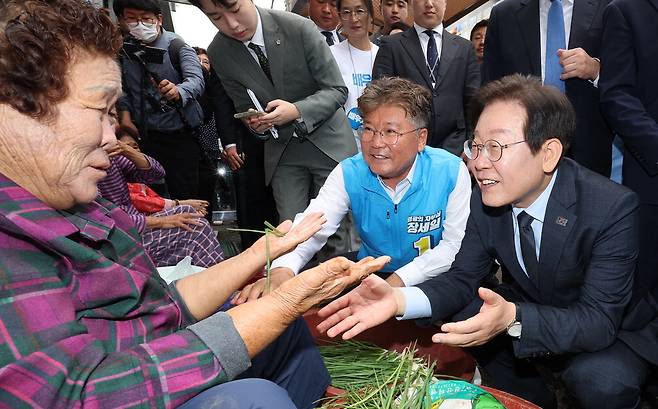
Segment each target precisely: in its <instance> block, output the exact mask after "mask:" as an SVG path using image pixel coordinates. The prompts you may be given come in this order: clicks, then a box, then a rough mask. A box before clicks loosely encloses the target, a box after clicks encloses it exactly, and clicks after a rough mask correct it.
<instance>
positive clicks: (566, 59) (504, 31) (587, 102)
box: [482, 0, 612, 176]
mask: <svg viewBox="0 0 658 409" xmlns="http://www.w3.org/2000/svg"><path fill="white" fill-rule="evenodd" d="M609 1H610V0H554V1H551V0H505V1H503V2H500V3H498V4H497V5H496V6H495V7H494V8H493V9H492V10H491V17H490V18H489V26H488V29H487V39H486V41H485V52H484V63H483V65H482V77H483V78H482V79H483V82H482V83H483V84H486V83H488V82H490V81H494V80H497V79H500V78H502V77H504V76H505V75H509V74H514V73H520V74H531V75H534V76H537V77H539V78H542V79H543V80H545V83H546V84H551V85H556V86H557V87H558V88H562V90H563V92H565V93H566V95H567V97H569V100H570V101H571V103H572V104H573V106H574V109H575V110H576V116H577V123H576V136H575V138H574V140H573V141H572V144H571V148H570V151H569V152H567V156H569V157H571V158H573V159H574V160H576V162H578V163H580V164H581V165H583V166H585V167H587V168H589V169H591V170H593V171H595V172H598V173H600V174H602V175H604V176H610V165H611V155H612V153H611V151H612V133H611V131H610V129H609V128H608V126H607V124H606V123H605V121H604V120H603V117H602V115H601V111H600V108H599V92H598V89H597V88H596V85H595V82H596V79H597V77H598V71H599V62H598V61H597V60H596V59H595V58H596V57H599V56H600V49H601V30H602V28H603V26H602V20H603V10H604V8H605V6H606V5H607V4H608V3H609ZM552 6H553V7H552ZM560 6H561V7H560ZM551 9H553V12H551ZM560 19H561V20H560ZM560 21H561V23H560ZM559 24H562V26H561V27H562V29H561V33H559V31H560V30H553V28H554V27H556V25H559ZM560 42H561V45H559V46H551V44H558V43H560ZM557 48H559V49H562V50H564V51H561V52H557V51H556V49H557ZM556 52H557V53H556ZM547 58H548V60H547ZM547 62H548V64H547ZM551 62H554V63H555V65H556V66H557V70H553V69H551V67H552V66H554V64H551ZM558 63H559V65H557V64H558Z"/></svg>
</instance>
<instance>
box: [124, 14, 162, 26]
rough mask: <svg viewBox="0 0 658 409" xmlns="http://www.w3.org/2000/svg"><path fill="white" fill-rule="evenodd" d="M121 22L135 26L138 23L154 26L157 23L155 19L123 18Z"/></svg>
mask: <svg viewBox="0 0 658 409" xmlns="http://www.w3.org/2000/svg"><path fill="white" fill-rule="evenodd" d="M123 20H124V21H125V22H126V23H128V24H137V23H139V22H140V21H141V22H142V23H144V24H155V23H156V22H157V21H158V18H157V17H132V16H128V17H124V18H123Z"/></svg>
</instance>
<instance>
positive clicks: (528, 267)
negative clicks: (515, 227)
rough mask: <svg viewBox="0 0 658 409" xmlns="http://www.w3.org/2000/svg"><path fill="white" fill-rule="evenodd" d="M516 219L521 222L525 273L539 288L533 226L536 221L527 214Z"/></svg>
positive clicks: (520, 234) (520, 230)
mask: <svg viewBox="0 0 658 409" xmlns="http://www.w3.org/2000/svg"><path fill="white" fill-rule="evenodd" d="M516 218H517V220H518V222H519V239H520V241H521V255H522V256H523V264H525V271H526V273H527V274H528V278H530V281H532V282H533V283H534V284H535V286H538V280H537V279H538V271H537V270H538V269H539V262H538V261H537V252H536V251H535V233H534V231H533V230H532V225H531V223H532V221H533V220H535V219H534V218H533V217H532V216H530V215H529V214H528V213H526V212H521V213H519V215H518V216H516Z"/></svg>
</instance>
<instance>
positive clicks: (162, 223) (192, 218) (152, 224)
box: [146, 213, 203, 231]
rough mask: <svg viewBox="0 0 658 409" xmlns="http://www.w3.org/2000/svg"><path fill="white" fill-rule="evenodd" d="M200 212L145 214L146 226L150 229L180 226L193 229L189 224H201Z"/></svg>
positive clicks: (188, 229) (189, 229) (184, 228)
mask: <svg viewBox="0 0 658 409" xmlns="http://www.w3.org/2000/svg"><path fill="white" fill-rule="evenodd" d="M201 218H203V215H202V214H201V213H177V214H172V215H170V216H160V217H157V216H146V227H149V228H152V229H174V228H177V227H178V228H181V229H183V230H187V231H193V229H192V228H191V227H190V226H202V225H203V222H201V220H199V219H201Z"/></svg>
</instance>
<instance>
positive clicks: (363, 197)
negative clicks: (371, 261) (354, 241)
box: [340, 147, 461, 271]
mask: <svg viewBox="0 0 658 409" xmlns="http://www.w3.org/2000/svg"><path fill="white" fill-rule="evenodd" d="M460 163H461V159H459V158H458V157H456V156H455V155H453V154H451V153H449V152H447V151H445V150H443V149H437V148H430V147H425V149H423V151H422V152H420V153H419V154H418V156H417V159H416V168H415V170H414V175H413V180H412V182H411V186H410V187H409V190H408V191H407V192H406V193H405V195H404V197H403V198H402V200H401V201H400V203H398V204H397V205H394V204H393V201H392V200H391V198H390V197H389V196H388V194H387V193H386V191H385V190H384V188H383V187H382V185H381V183H380V182H379V179H377V175H375V174H374V173H373V172H371V171H370V168H369V167H368V164H367V163H366V162H365V160H364V159H363V155H362V154H361V153H359V154H356V155H354V156H352V157H351V158H347V159H345V160H343V161H342V162H341V163H340V164H341V166H342V168H343V179H344V181H345V190H346V191H347V194H348V195H349V198H350V203H351V208H352V215H353V216H354V224H355V225H356V227H357V229H358V231H359V235H360V236H361V249H360V250H359V259H361V258H363V257H366V256H373V257H378V256H382V255H388V256H391V262H390V263H389V264H388V265H387V266H386V267H385V271H395V270H397V269H398V268H400V267H402V266H404V265H406V264H408V263H409V262H411V260H413V259H414V258H416V257H418V256H419V255H420V254H422V253H423V252H425V251H427V250H429V249H430V248H434V247H435V246H436V245H437V244H439V241H441V236H442V235H443V222H444V218H445V213H446V206H447V204H448V198H449V197H450V193H451V192H452V191H453V190H454V188H455V184H456V183H457V177H458V175H459V164H460Z"/></svg>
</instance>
